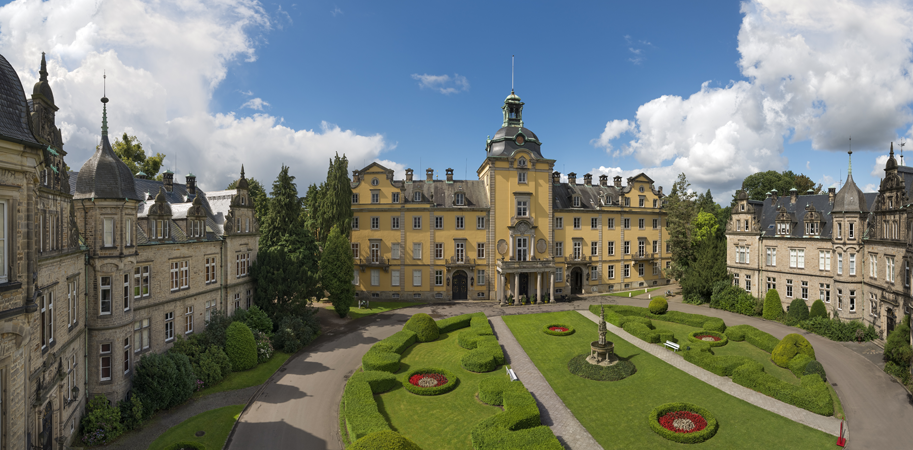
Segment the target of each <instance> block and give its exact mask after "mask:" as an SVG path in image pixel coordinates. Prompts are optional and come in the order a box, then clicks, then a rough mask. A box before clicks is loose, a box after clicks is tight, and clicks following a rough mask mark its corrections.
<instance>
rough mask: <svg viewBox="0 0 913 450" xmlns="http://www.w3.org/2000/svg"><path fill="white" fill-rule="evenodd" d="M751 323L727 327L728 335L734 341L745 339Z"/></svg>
mask: <svg viewBox="0 0 913 450" xmlns="http://www.w3.org/2000/svg"><path fill="white" fill-rule="evenodd" d="M750 327H751V325H736V326H734V327H729V328H727V329H726V337H728V338H729V339H730V340H732V341H736V342H741V341H744V340H745V333H747V332H748V328H750Z"/></svg>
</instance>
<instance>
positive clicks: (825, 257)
mask: <svg viewBox="0 0 913 450" xmlns="http://www.w3.org/2000/svg"><path fill="white" fill-rule="evenodd" d="M818 270H826V271H830V270H831V252H829V251H819V252H818Z"/></svg>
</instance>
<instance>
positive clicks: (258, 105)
mask: <svg viewBox="0 0 913 450" xmlns="http://www.w3.org/2000/svg"><path fill="white" fill-rule="evenodd" d="M264 106H269V103H267V102H265V101H263V99H261V98H259V97H258V98H252V99H250V100H248V101H246V102H244V104H243V105H241V107H242V108H250V109H256V110H257V111H263V107H264Z"/></svg>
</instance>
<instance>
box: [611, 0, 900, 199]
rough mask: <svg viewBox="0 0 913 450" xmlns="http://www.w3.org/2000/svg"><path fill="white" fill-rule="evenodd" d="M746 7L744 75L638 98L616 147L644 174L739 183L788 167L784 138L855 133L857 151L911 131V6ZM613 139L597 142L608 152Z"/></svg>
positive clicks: (886, 1)
mask: <svg viewBox="0 0 913 450" xmlns="http://www.w3.org/2000/svg"><path fill="white" fill-rule="evenodd" d="M742 13H743V15H744V17H743V20H742V25H741V29H740V31H739V35H738V50H739V53H740V54H741V59H740V60H739V63H738V64H739V68H740V70H741V73H742V74H743V75H744V76H745V78H746V79H747V80H742V81H731V82H729V83H728V84H726V85H725V86H721V87H711V85H710V82H705V83H704V84H703V85H702V86H701V88H700V90H699V91H698V92H696V93H694V94H692V95H690V96H686V97H679V96H675V95H665V96H662V97H659V98H657V99H654V100H651V101H649V102H647V103H645V104H643V105H641V106H640V107H639V108H638V109H637V111H636V113H635V119H634V120H633V122H632V130H631V132H632V133H633V134H634V138H633V139H632V140H631V141H630V142H628V143H626V144H625V145H624V146H623V147H622V148H620V149H619V150H618V152H620V154H622V155H633V156H634V157H635V158H636V159H637V161H638V162H639V163H640V164H642V165H644V166H645V167H647V168H648V170H646V171H647V172H648V173H650V172H651V171H653V172H672V173H679V172H685V174H686V175H687V176H688V179H689V181H691V183H692V184H694V185H695V186H696V187H697V188H698V189H706V188H713V189H714V190H715V191H716V190H720V191H721V192H731V191H732V190H733V189H735V188H737V187H738V186H739V184H740V183H741V181H742V180H743V179H744V178H745V176H747V175H750V174H752V173H755V172H758V171H763V170H784V169H785V168H786V167H787V163H788V161H787V159H786V158H785V157H784V156H783V148H784V142H785V140H786V139H790V141H791V142H798V141H810V143H811V147H812V148H814V149H817V150H836V151H841V152H843V151H845V150H846V148H847V139H848V137H849V135H850V134H852V136H853V148H854V149H859V150H862V151H865V150H879V151H884V150H886V148H887V144H888V142H889V141H891V140H896V136H897V131H896V130H898V129H904V130H908V129H909V127H910V124H911V121H913V114H911V108H910V104H911V102H913V59H911V58H910V49H911V44H910V43H911V41H913V29H911V28H910V27H909V26H907V24H909V23H910V22H911V21H913V5H911V4H910V3H908V2H902V1H899V0H880V1H878V0H876V1H861V0H859V1H853V0H839V1H832V0H810V1H804V2H790V1H782V0H753V1H748V2H744V3H742ZM628 39H629V40H630V38H628ZM613 122H617V120H611V121H609V124H607V126H606V129H609V128H610V127H609V125H611V124H612V123H613ZM906 133H909V131H907V132H906ZM603 135H606V133H605V132H603ZM609 136H611V133H609ZM610 141H611V139H609V140H608V141H606V140H603V139H602V138H600V139H595V140H594V143H595V145H597V146H601V147H605V148H606V149H607V150H609V151H611V150H612V147H611V142H610ZM650 168H653V169H650ZM651 176H652V175H651Z"/></svg>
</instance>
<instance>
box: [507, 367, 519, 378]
mask: <svg viewBox="0 0 913 450" xmlns="http://www.w3.org/2000/svg"><path fill="white" fill-rule="evenodd" d="M507 376H509V377H510V381H517V380H519V378H517V374H516V373H514V369H511V368H509V367H508V368H507Z"/></svg>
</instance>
